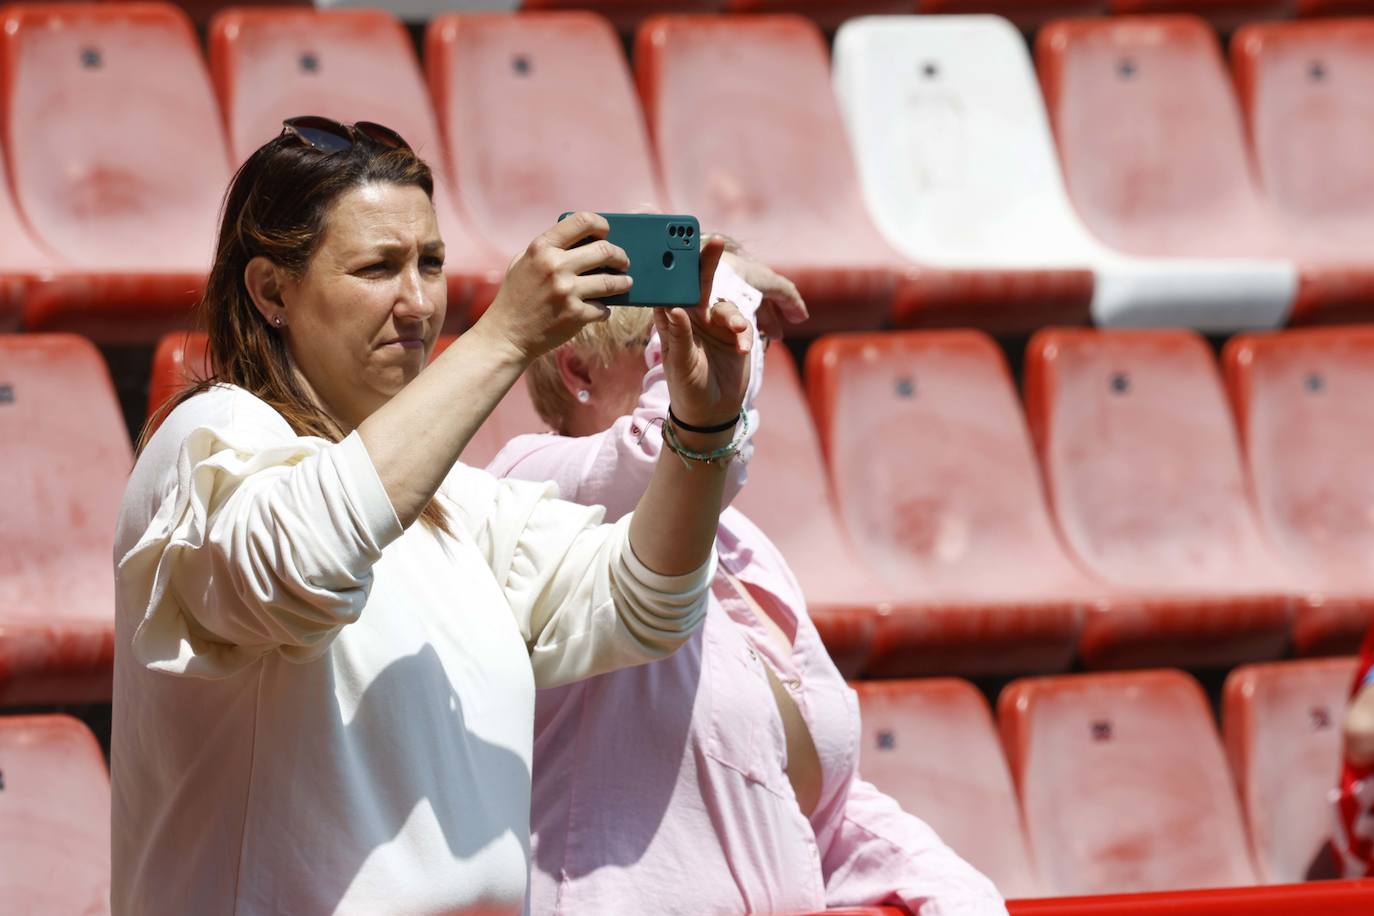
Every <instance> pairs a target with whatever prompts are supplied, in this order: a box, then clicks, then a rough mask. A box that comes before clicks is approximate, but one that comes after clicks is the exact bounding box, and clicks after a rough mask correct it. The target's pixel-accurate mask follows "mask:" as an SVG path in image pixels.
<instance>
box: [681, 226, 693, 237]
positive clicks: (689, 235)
mask: <svg viewBox="0 0 1374 916" xmlns="http://www.w3.org/2000/svg"><path fill="white" fill-rule="evenodd" d="M683 231H684V232H685V233H686V234H687V238H689V239H690V238H691V237H692V227H691V226H688V227H687V228H686V229H684V230H683Z"/></svg>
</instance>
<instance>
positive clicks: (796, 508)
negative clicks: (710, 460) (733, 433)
mask: <svg viewBox="0 0 1374 916" xmlns="http://www.w3.org/2000/svg"><path fill="white" fill-rule="evenodd" d="M755 403H756V404H757V406H758V410H759V415H760V418H761V420H760V425H759V429H758V432H757V433H756V435H755V436H754V457H753V458H752V459H751V461H750V463H749V483H748V484H747V485H746V486H745V487H744V489H743V490H742V491H740V494H739V495H738V496H737V497H735V500H734V503H733V505H734V506H735V508H737V509H739V510H741V511H742V512H744V514H745V515H747V516H749V518H750V519H751V520H752V521H753V522H754V523H755V524H757V525H758V526H759V528H761V529H762V530H763V532H764V533H765V534H767V535H768V537H769V538H770V539H771V540H772V541H773V543H774V544H776V545H777V547H778V549H779V550H781V551H782V554H783V556H784V557H786V558H787V564H788V566H790V567H791V568H792V571H793V572H794V573H795V574H796V576H797V579H798V580H799V581H800V582H801V586H802V591H803V592H804V593H805V594H806V599H807V602H808V604H810V605H812V606H816V605H843V606H851V607H852V606H857V605H864V604H872V603H874V602H875V601H876V600H877V597H876V596H877V595H878V593H879V592H880V591H881V589H880V588H878V587H877V586H876V585H875V584H874V582H873V580H872V577H871V576H870V575H869V573H868V572H867V566H866V564H864V563H863V562H862V561H860V560H859V559H858V558H857V556H856V555H855V553H854V549H853V547H851V546H850V542H849V540H848V539H847V538H846V537H845V535H844V534H843V532H842V531H841V530H840V525H839V522H838V520H837V518H836V514H835V502H834V496H833V494H832V492H831V489H830V483H829V481H828V480H827V478H826V473H825V465H824V463H823V461H822V458H821V446H820V442H819V440H818V439H817V437H816V430H815V427H814V426H813V425H812V421H811V413H810V411H809V410H808V409H807V406H806V396H805V394H804V393H803V391H802V387H801V380H800V379H799V378H798V375H797V366H796V363H795V362H794V361H793V359H792V356H791V354H790V353H788V351H787V350H786V349H785V348H783V347H780V346H775V347H772V348H770V349H769V351H768V359H767V361H766V363H765V365H764V381H763V389H762V391H761V392H760V393H759V396H758V399H757V400H756V402H755Z"/></svg>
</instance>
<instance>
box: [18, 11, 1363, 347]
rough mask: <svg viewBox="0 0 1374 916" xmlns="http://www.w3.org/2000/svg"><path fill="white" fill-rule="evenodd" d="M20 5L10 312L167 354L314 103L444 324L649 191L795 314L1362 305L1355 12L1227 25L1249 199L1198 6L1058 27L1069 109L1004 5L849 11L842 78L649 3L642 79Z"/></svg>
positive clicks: (444, 50)
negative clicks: (245, 186)
mask: <svg viewBox="0 0 1374 916" xmlns="http://www.w3.org/2000/svg"><path fill="white" fill-rule="evenodd" d="M0 17H3V19H4V26H5V27H4V32H3V35H4V38H3V41H0V62H3V68H0V74H3V77H2V78H0V101H3V104H0V112H3V114H2V115H0V146H3V157H2V158H3V160H4V162H3V163H0V168H3V169H4V171H5V173H6V175H7V178H6V180H4V181H0V328H18V327H23V328H26V329H28V330H33V331H45V330H46V331H78V332H80V333H83V334H85V335H87V336H90V337H92V338H93V339H96V340H98V341H100V342H104V343H128V342H144V343H146V342H151V341H152V340H154V339H156V337H157V335H158V334H160V333H162V332H163V331H165V330H166V329H168V328H169V327H174V326H179V325H182V324H184V323H185V321H186V315H187V307H188V305H189V304H190V303H191V302H193V301H194V300H195V298H196V297H197V295H198V291H199V290H200V289H201V287H202V285H203V281H204V273H205V270H206V267H207V265H208V262H209V259H210V255H211V249H212V247H213V244H212V243H213V236H214V230H215V226H214V221H215V213H216V209H217V205H218V202H219V196H220V194H221V193H222V191H223V189H224V187H225V185H226V183H227V181H228V178H229V174H230V169H231V166H232V165H233V164H234V163H237V162H240V161H242V160H243V159H244V158H245V157H246V156H247V155H248V154H249V153H251V151H252V150H254V149H255V148H257V146H259V145H260V144H261V143H263V142H265V141H266V140H268V139H270V138H271V137H272V136H273V135H274V134H275V133H276V132H277V131H278V130H279V129H280V124H281V121H282V119H283V118H285V117H288V116H292V115H296V114H301V113H303V112H310V113H316V114H323V115H326V116H331V117H337V118H340V119H343V120H350V121H351V120H359V119H374V120H379V121H382V122H384V123H387V124H389V125H391V126H393V127H395V128H396V129H397V130H399V131H400V132H401V133H402V134H403V135H404V136H405V137H407V138H408V139H409V141H410V142H411V143H412V144H413V145H414V146H415V148H416V149H417V151H419V152H420V153H421V155H423V156H426V157H428V158H429V160H430V161H431V163H432V164H433V166H434V168H435V171H436V173H437V174H438V178H439V181H438V184H439V186H440V187H439V191H438V193H437V194H436V199H435V202H436V209H437V210H438V215H439V222H440V227H441V229H442V231H443V233H444V235H445V238H446V240H447V242H448V251H449V256H448V266H447V272H448V274H449V278H450V283H449V298H450V312H449V328H450V330H457V329H460V328H461V327H463V326H465V324H466V323H467V322H469V321H471V320H472V319H473V318H474V317H475V316H476V315H478V314H480V312H481V311H482V309H483V308H484V307H485V306H486V304H487V303H488V302H489V301H490V300H491V298H492V296H493V295H494V293H495V290H496V288H497V284H498V283H499V281H500V279H501V277H502V275H503V272H504V268H505V266H506V264H507V262H508V260H509V257H510V256H511V255H512V254H513V253H515V252H517V251H519V250H521V249H522V248H523V246H524V245H525V244H527V243H528V241H529V240H531V239H532V238H533V237H534V236H535V235H536V234H537V233H538V232H539V231H541V230H542V229H543V228H545V227H546V226H547V225H548V224H549V223H550V222H551V221H552V219H553V218H554V217H555V216H556V215H557V214H558V213H560V212H563V211H564V210H567V209H577V208H589V209H599V210H604V211H614V210H631V209H638V208H643V207H649V208H655V209H663V210H672V211H680V212H691V213H694V214H696V215H697V216H698V217H700V218H701V220H702V222H703V224H705V225H706V226H708V227H709V228H711V229H713V230H715V231H722V232H725V233H728V234H730V235H732V236H734V237H736V238H738V239H740V240H741V241H742V242H743V243H744V244H745V245H746V246H747V247H748V249H749V250H750V251H751V252H753V253H754V254H755V255H756V256H758V257H759V258H760V259H762V260H764V261H767V262H768V263H770V264H772V265H774V266H775V267H777V268H778V269H779V270H781V271H783V272H784V273H786V274H788V275H789V276H791V277H792V278H793V279H795V280H796V281H797V283H798V285H799V287H800V288H801V290H802V292H803V293H804V295H805V296H806V298H807V300H808V302H809V303H810V305H811V307H812V313H813V318H812V320H811V321H810V322H809V323H808V325H807V328H806V331H808V332H809V333H820V332H824V331H829V330H836V329H864V328H876V327H879V326H883V325H884V324H886V323H888V322H896V323H897V324H899V325H910V326H936V325H958V326H973V327H981V328H984V329H987V330H991V331H994V332H1025V331H1030V330H1033V329H1035V328H1037V327H1040V326H1042V325H1046V324H1051V323H1070V324H1073V323H1083V322H1086V321H1087V320H1089V319H1090V318H1092V319H1094V320H1096V321H1097V322H1098V323H1099V324H1104V325H1141V324H1147V325H1159V324H1184V325H1188V326H1192V327H1197V328H1201V329H1204V330H1214V331H1220V330H1230V329H1234V328H1244V327H1268V326H1274V325H1277V324H1281V323H1284V322H1285V321H1288V320H1289V319H1291V320H1293V321H1296V322H1300V323H1301V322H1323V321H1336V320H1350V319H1355V318H1369V317H1374V255H1370V254H1369V251H1371V250H1374V248H1371V246H1370V245H1369V244H1368V242H1369V239H1370V237H1371V234H1374V231H1371V229H1370V226H1371V219H1370V217H1369V213H1371V212H1374V182H1371V181H1370V180H1369V176H1368V170H1367V169H1366V167H1365V163H1367V162H1368V160H1369V155H1368V153H1369V152H1370V149H1371V146H1374V118H1372V117H1371V116H1370V114H1369V110H1368V108H1367V106H1366V105H1364V102H1363V99H1364V98H1365V97H1366V95H1367V90H1368V88H1369V86H1370V81H1371V79H1374V71H1371V70H1370V69H1369V67H1368V64H1367V61H1368V60H1369V59H1371V57H1374V55H1370V53H1369V49H1370V48H1371V47H1374V24H1371V23H1370V22H1365V21H1341V22H1332V23H1298V24H1278V25H1269V26H1263V27H1258V26H1257V27H1255V28H1254V29H1253V30H1250V31H1248V32H1246V33H1245V35H1244V36H1243V38H1242V40H1240V41H1239V42H1238V44H1237V48H1239V49H1241V50H1239V51H1237V55H1238V56H1237V64H1236V65H1237V68H1238V71H1239V75H1240V78H1241V84H1242V86H1243V87H1244V90H1245V91H1244V93H1243V95H1242V99H1243V100H1244V101H1245V105H1246V108H1245V110H1246V111H1248V112H1249V113H1250V120H1249V124H1250V128H1249V133H1250V135H1251V142H1250V144H1249V146H1250V147H1253V149H1254V151H1255V153H1256V156H1257V159H1258V161H1259V163H1260V167H1261V168H1260V171H1261V177H1262V178H1263V182H1264V189H1265V193H1263V194H1261V193H1260V191H1259V190H1258V188H1257V186H1256V184H1255V183H1254V181H1253V180H1252V177H1251V174H1250V171H1249V166H1248V163H1247V155H1248V154H1247V148H1248V147H1247V139H1246V137H1247V134H1246V127H1245V122H1244V120H1243V118H1242V108H1241V107H1240V105H1239V103H1238V102H1237V98H1236V95H1235V92H1234V91H1233V89H1232V85H1231V81H1230V79H1229V78H1228V76H1227V74H1226V73H1225V70H1224V67H1223V64H1222V62H1221V56H1220V52H1219V49H1218V47H1217V43H1216V38H1215V36H1214V35H1213V33H1211V32H1210V31H1209V30H1208V29H1207V27H1206V26H1205V25H1204V24H1203V23H1202V22H1201V21H1200V20H1197V19H1192V18H1188V17H1162V18H1122V19H1101V20H1072V21H1064V22H1060V23H1057V24H1055V25H1053V26H1051V27H1049V28H1047V29H1046V30H1044V31H1043V32H1042V33H1041V35H1040V40H1039V42H1038V45H1037V55H1038V57H1039V58H1040V74H1041V78H1042V79H1043V81H1044V83H1045V89H1046V93H1045V99H1047V100H1048V103H1049V105H1048V114H1047V113H1046V108H1045V101H1044V100H1042V96H1041V93H1040V90H1039V88H1038V87H1037V85H1036V78H1035V71H1034V69H1033V68H1032V67H1031V64H1030V62H1029V57H1028V55H1027V52H1026V50H1025V47H1024V45H1023V44H1022V43H1021V39H1020V37H1019V35H1017V34H1016V33H1015V32H1014V30H1013V29H1012V28H1011V26H1009V25H1008V24H1007V23H1006V22H1005V21H1003V20H999V19H995V18H989V17H972V18H950V19H944V18H941V17H924V18H923V17H905V18H903V17H898V18H894V19H875V20H860V21H857V22H853V23H850V24H849V25H847V26H846V28H845V29H844V30H842V31H841V34H840V36H839V39H838V41H837V44H836V67H835V72H834V80H835V87H834V88H833V89H832V85H831V81H832V74H831V64H830V59H829V53H828V50H827V47H826V44H825V41H824V38H823V36H822V34H821V32H820V31H819V30H818V29H817V28H816V26H815V25H814V24H813V23H811V22H809V21H807V20H805V19H802V18H796V17H791V16H755V17H750V16H739V17H712V16H699V17H694V16H667V17H655V18H654V19H652V20H650V21H647V22H646V23H645V24H644V25H643V26H642V27H641V29H640V30H639V33H638V39H637V41H636V45H635V70H634V75H633V76H632V75H631V71H630V69H629V67H628V65H627V62H626V60H625V57H624V54H623V52H622V50H621V47H620V45H619V42H618V38H617V36H616V34H615V32H614V30H613V29H612V28H611V26H610V24H609V23H608V22H607V21H606V20H604V19H602V18H600V17H597V16H595V15H594V14H590V13H579V12H568V13H543V14H535V13H530V14H523V15H461V14H450V15H444V16H441V17H438V18H436V19H434V20H433V21H432V22H431V23H430V25H429V28H428V31H427V34H426V41H425V62H424V63H425V68H424V71H423V74H422V71H421V69H420V67H419V64H418V62H417V60H416V58H415V55H414V52H413V50H412V48H411V45H410V41H409V36H408V34H407V33H406V31H405V29H404V28H403V27H402V26H401V24H400V23H399V21H397V20H396V19H394V18H392V17H391V16H390V15H389V14H386V13H382V12H379V11H375V10H368V11H314V10H308V9H272V8H251V9H250V8H244V9H236V10H229V11H226V12H223V13H221V14H220V15H219V16H217V17H216V19H215V21H214V22H213V24H212V26H211V28H210V32H209V72H208V74H207V72H206V68H205V64H204V61H203V59H202V57H201V54H200V51H199V48H198V47H197V45H196V40H195V36H194V33H193V32H192V30H191V28H190V25H189V22H188V21H187V19H186V18H185V16H184V14H182V13H181V12H179V11H178V10H176V9H175V8H173V7H170V6H164V5H159V4H142V3H130V4H52V5H44V4H21V5H15V6H9V7H5V8H4V9H3V11H0ZM912 60H915V61H916V62H917V63H916V65H914V66H913V65H912V64H911V61H912ZM207 77H208V78H207ZM426 80H427V82H428V91H426V86H425V82H426ZM837 93H838V95H837ZM837 97H838V100H839V101H838V102H837ZM593 101H594V104H593ZM431 102H432V106H431ZM94 125H100V127H99V129H98V131H95V132H94V133H93V132H92V131H93V126H94ZM1051 126H1052V127H1053V133H1052V132H1051ZM846 131H848V133H847V132H846ZM93 138H96V139H98V141H99V142H94V141H93ZM851 138H852V141H853V143H852V147H851ZM1295 138H1296V139H1295ZM1056 140H1057V147H1056V142H1055V141H1056ZM172 150H174V151H175V155H169V151H172ZM778 150H785V151H786V155H779V154H778V153H777V151H778ZM1061 159H1062V162H1061ZM1061 165H1062V168H1063V172H1064V175H1065V176H1066V178H1067V181H1065V180H1063V179H1061V177H1060V168H1061ZM870 214H871V215H870Z"/></svg>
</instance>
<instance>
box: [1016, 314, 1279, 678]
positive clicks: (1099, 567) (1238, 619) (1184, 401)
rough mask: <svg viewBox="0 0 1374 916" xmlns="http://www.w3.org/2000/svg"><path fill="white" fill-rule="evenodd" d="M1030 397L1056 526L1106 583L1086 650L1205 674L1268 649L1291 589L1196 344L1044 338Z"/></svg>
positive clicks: (1033, 347) (1151, 334) (1099, 659)
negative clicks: (1105, 599) (1264, 531)
mask: <svg viewBox="0 0 1374 916" xmlns="http://www.w3.org/2000/svg"><path fill="white" fill-rule="evenodd" d="M1025 394H1026V413H1027V418H1028V420H1029V421H1030V427H1031V433H1032V436H1033V437H1034V439H1035V442H1036V446H1037V448H1038V450H1039V453H1040V459H1041V465H1042V467H1043V468H1044V473H1045V478H1046V483H1047V486H1048V489H1049V493H1050V504H1051V507H1052V508H1053V511H1054V515H1055V517H1056V519H1057V520H1058V523H1059V530H1060V532H1061V533H1062V535H1063V537H1064V540H1065V542H1066V543H1067V544H1068V547H1069V549H1070V551H1071V552H1072V553H1073V554H1074V556H1076V558H1077V559H1078V561H1079V563H1080V564H1081V565H1082V566H1083V567H1084V568H1085V569H1086V570H1087V571H1088V572H1089V573H1091V574H1092V575H1093V576H1094V577H1095V578H1097V579H1099V580H1101V581H1103V582H1104V583H1106V585H1108V586H1109V587H1110V592H1109V599H1110V600H1109V603H1108V604H1107V605H1106V607H1105V609H1104V610H1102V611H1101V612H1099V613H1094V614H1092V615H1091V616H1090V617H1089V618H1088V621H1087V623H1086V625H1085V627H1084V631H1083V643H1082V652H1083V655H1084V657H1085V658H1086V659H1087V660H1088V661H1089V662H1090V663H1091V664H1094V665H1101V666H1112V667H1114V666H1134V665H1143V664H1173V665H1180V666H1188V667H1210V666H1223V665H1230V664H1235V663H1237V662H1240V661H1256V660H1261V659H1265V658H1272V657H1275V656H1277V655H1279V654H1280V653H1281V652H1282V651H1283V649H1284V648H1285V645H1286V643H1287V641H1288V631H1289V622H1290V617H1291V613H1292V605H1293V601H1292V599H1291V598H1290V591H1289V589H1290V583H1289V582H1288V581H1287V580H1286V578H1285V577H1284V576H1283V574H1282V570H1281V567H1280V565H1279V563H1278V561H1277V560H1276V558H1275V557H1274V556H1273V554H1272V553H1271V552H1270V551H1269V550H1268V548H1267V546H1266V545H1265V544H1264V542H1263V540H1262V538H1261V536H1260V534H1259V531H1258V527H1257V525H1256V522H1255V518H1254V514H1253V511H1252V509H1251V506H1250V503H1249V499H1248V494H1247V492H1246V482H1245V474H1244V471H1243V469H1242V465H1241V457H1240V450H1239V448H1238V443H1237V440H1236V434H1235V427H1234V426H1233V425H1232V421H1231V415H1230V411H1229V409H1228V407H1227V403H1226V396H1225V393H1224V391H1223V389H1222V384H1221V376H1220V373H1218V371H1217V366H1216V363H1215V362H1214V360H1213V358H1212V353H1211V351H1210V350H1209V349H1208V347H1207V344H1206V342H1205V341H1204V340H1203V339H1202V338H1201V337H1200V336H1198V335H1196V334H1194V333H1192V332H1190V331H1092V330H1086V329H1084V330H1069V329H1055V330H1047V331H1042V332H1040V333H1039V334H1036V335H1035V336H1034V337H1033V338H1031V341H1030V344H1029V346H1028V347H1027V352H1026V377H1025Z"/></svg>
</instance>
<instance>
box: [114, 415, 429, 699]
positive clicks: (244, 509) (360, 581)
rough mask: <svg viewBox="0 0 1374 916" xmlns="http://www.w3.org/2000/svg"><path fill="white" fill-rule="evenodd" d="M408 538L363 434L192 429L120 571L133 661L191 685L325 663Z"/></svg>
mask: <svg viewBox="0 0 1374 916" xmlns="http://www.w3.org/2000/svg"><path fill="white" fill-rule="evenodd" d="M401 533H402V528H401V525H400V522H399V520H398V519H397V517H396V513H395V511H394V510H393V508H392V505H391V501H390V499H389V498H388V497H387V494H386V490H385V488H384V487H383V485H382V482H381V480H380V478H379V477H378V475H377V472H376V469H375V468H374V466H373V464H372V461H371V458H370V457H369V455H368V453H367V449H366V448H365V447H364V445H363V443H362V440H361V439H359V437H358V436H357V434H356V433H355V434H353V435H350V436H348V437H347V438H345V439H344V440H343V441H341V442H338V443H330V442H328V441H326V440H323V439H317V438H312V437H295V436H281V437H276V438H275V439H268V440H265V439H264V437H262V436H259V435H254V434H252V433H251V432H248V431H244V430H233V429H224V430H221V429H216V428H212V427H200V428H197V429H195V430H193V431H192V432H191V433H190V434H189V435H188V436H187V437H186V439H185V440H184V441H183V443H182V446H181V449H180V452H179V454H178V458H177V470H176V476H175V485H174V486H173V487H172V488H171V489H170V490H169V491H168V492H167V493H166V495H165V496H164V498H163V501H162V503H161V505H160V507H159V508H158V511H157V513H156V515H155V516H154V517H153V520H152V523H151V524H150V525H149V526H148V528H147V530H146V531H145V532H144V534H143V536H142V537H141V538H140V539H139V541H138V543H137V544H136V545H135V546H134V548H133V549H132V550H131V551H129V553H128V554H127V555H126V556H125V557H124V558H123V560H122V561H121V562H120V564H119V573H118V580H119V584H120V589H121V591H122V592H123V595H122V599H123V603H124V604H125V606H141V607H143V608H144V612H143V615H142V619H141V621H140V622H139V623H138V625H137V629H136V630H135V633H134V638H133V646H132V648H133V652H134V655H135V657H136V658H137V659H138V661H139V663H140V664H143V665H145V666H147V667H149V668H152V669H154V670H160V671H165V672H168V673H171V674H177V675H183V676H189V677H226V676H228V675H231V674H234V673H236V672H237V671H239V670H242V669H243V668H244V667H246V666H247V665H249V664H251V663H252V662H253V661H255V660H256V659H258V658H260V657H261V656H263V655H264V654H266V653H268V652H272V651H279V652H281V653H282V654H283V655H285V656H287V657H288V658H290V659H292V660H299V661H306V660H309V659H312V658H315V657H318V656H319V655H320V654H322V653H323V652H324V651H325V650H326V649H327V648H328V646H329V643H330V642H331V640H332V639H333V637H334V635H335V634H337V632H338V630H339V628H340V627H342V626H344V625H346V624H349V623H351V622H353V621H355V620H357V619H358V616H359V614H361V612H362V610H363V607H364V606H365V605H366V603H367V598H368V594H369V591H370V588H371V585H372V568H373V565H374V564H375V563H376V562H377V561H378V560H379V559H380V558H381V555H382V550H383V548H384V547H386V545H387V544H388V543H390V542H391V541H392V540H394V539H395V538H397V537H399V536H400V534H401Z"/></svg>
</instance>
